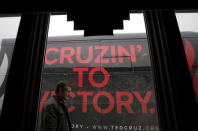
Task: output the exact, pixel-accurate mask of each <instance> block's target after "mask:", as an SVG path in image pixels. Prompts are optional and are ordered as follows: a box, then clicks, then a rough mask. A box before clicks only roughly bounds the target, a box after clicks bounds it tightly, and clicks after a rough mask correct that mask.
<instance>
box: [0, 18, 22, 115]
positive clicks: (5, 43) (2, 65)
mask: <svg viewBox="0 0 198 131" xmlns="http://www.w3.org/2000/svg"><path fill="white" fill-rule="evenodd" d="M19 23H20V16H18V17H0V114H1V109H2V106H3V100H4V92H5V85H6V79H7V75H8V70H9V65H10V62H11V58H12V53H13V49H14V43H15V38H16V35H17V31H18V27H19Z"/></svg>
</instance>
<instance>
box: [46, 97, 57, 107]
mask: <svg viewBox="0 0 198 131" xmlns="http://www.w3.org/2000/svg"><path fill="white" fill-rule="evenodd" d="M49 106H57V102H56V100H55V98H54V97H53V96H51V97H50V98H49V99H48V100H47V101H46V102H45V104H44V107H49Z"/></svg>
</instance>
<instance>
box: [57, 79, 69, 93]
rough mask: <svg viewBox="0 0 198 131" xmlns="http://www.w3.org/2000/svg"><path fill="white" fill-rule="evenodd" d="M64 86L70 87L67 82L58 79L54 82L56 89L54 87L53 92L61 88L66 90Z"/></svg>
mask: <svg viewBox="0 0 198 131" xmlns="http://www.w3.org/2000/svg"><path fill="white" fill-rule="evenodd" d="M66 87H71V86H70V85H69V84H68V83H65V82H63V81H60V82H58V83H57V84H56V89H55V93H56V94H58V93H59V91H60V89H61V90H66V89H67V88H66Z"/></svg>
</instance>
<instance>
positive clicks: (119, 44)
mask: <svg viewBox="0 0 198 131" xmlns="http://www.w3.org/2000/svg"><path fill="white" fill-rule="evenodd" d="M66 18H67V16H66V15H52V16H51V19H50V27H49V38H48V43H47V49H46V54H45V64H44V71H43V74H42V83H41V94H40V107H39V115H38V124H37V125H38V128H37V129H39V128H40V127H41V126H42V125H41V123H42V122H43V120H44V119H43V116H42V114H43V112H44V108H45V105H46V103H47V101H48V100H49V98H50V97H51V96H55V95H56V93H55V87H56V84H57V83H58V82H60V81H63V82H66V83H69V85H70V86H71V89H72V92H71V93H70V97H71V98H70V99H68V100H66V101H65V103H64V104H65V105H66V107H67V111H68V113H69V119H70V121H71V128H72V130H73V131H92V130H95V131H97V130H149V131H158V130H159V126H158V111H157V106H156V98H155V91H154V89H155V88H154V83H153V76H152V72H151V68H152V67H151V63H150V54H149V50H148V41H147V37H146V31H145V25H144V19H143V14H142V13H138V14H135V13H132V14H130V20H129V21H124V30H122V31H121V30H114V35H113V36H87V37H84V36H83V33H84V32H83V31H74V30H73V23H72V22H67V19H66ZM67 25H68V26H67ZM48 104H49V103H48ZM63 115H64V114H63ZM40 125H41V126H40ZM53 126H56V124H54V122H52V123H51V127H53Z"/></svg>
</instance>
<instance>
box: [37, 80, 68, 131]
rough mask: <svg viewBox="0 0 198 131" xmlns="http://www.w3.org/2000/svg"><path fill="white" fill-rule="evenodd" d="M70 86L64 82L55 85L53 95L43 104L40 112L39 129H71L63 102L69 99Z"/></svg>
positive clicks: (47, 130) (50, 130) (53, 130)
mask: <svg viewBox="0 0 198 131" xmlns="http://www.w3.org/2000/svg"><path fill="white" fill-rule="evenodd" d="M70 92H71V86H69V85H68V84H66V83H64V82H59V83H58V84H57V85H56V89H55V93H56V95H55V96H51V97H50V98H49V99H48V100H47V101H46V103H45V104H44V107H43V110H42V112H41V116H40V117H41V118H40V120H41V121H40V126H39V129H40V130H39V131H71V123H70V119H69V115H68V113H67V108H66V106H65V104H64V101H65V100H68V99H69V94H70Z"/></svg>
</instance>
